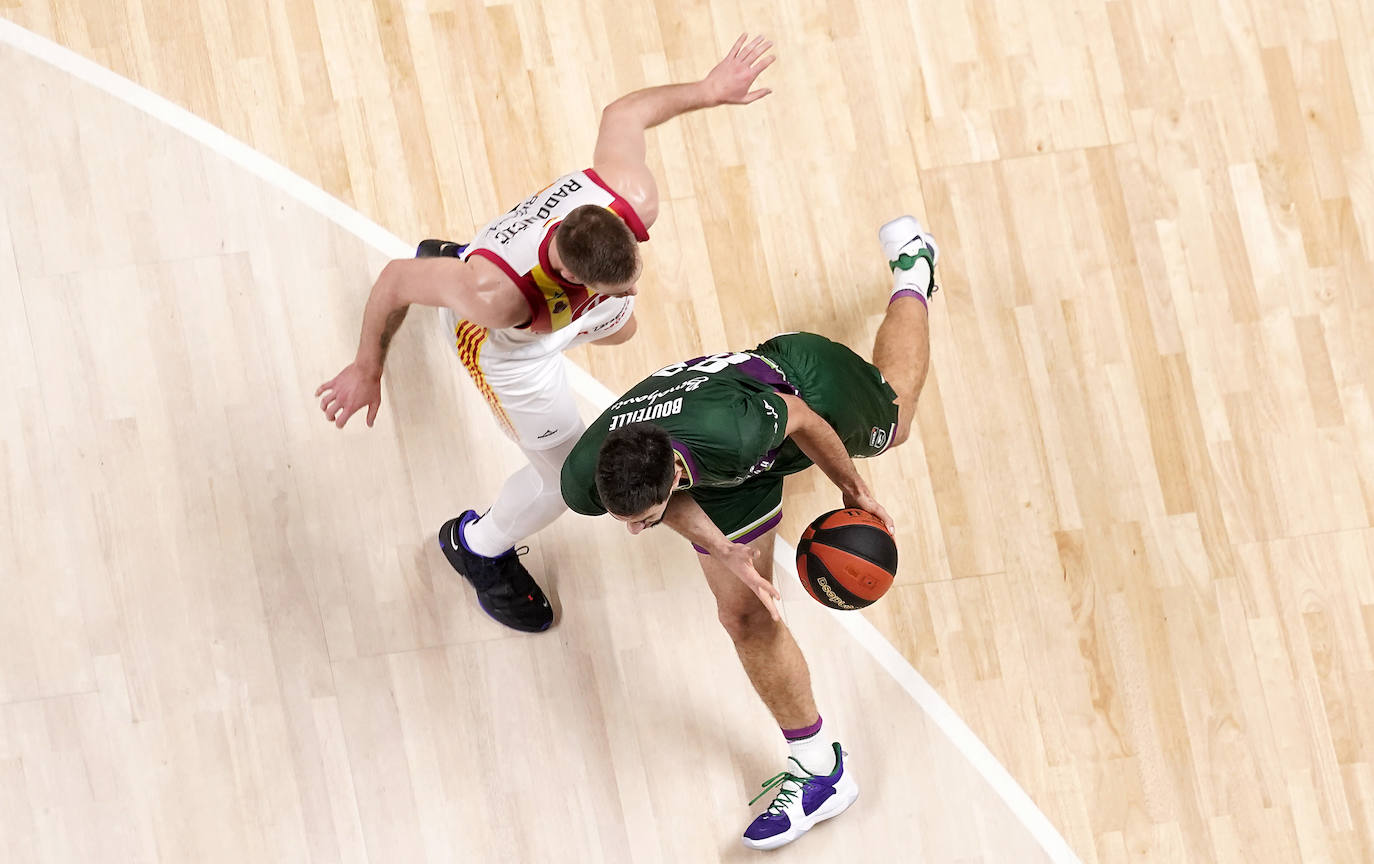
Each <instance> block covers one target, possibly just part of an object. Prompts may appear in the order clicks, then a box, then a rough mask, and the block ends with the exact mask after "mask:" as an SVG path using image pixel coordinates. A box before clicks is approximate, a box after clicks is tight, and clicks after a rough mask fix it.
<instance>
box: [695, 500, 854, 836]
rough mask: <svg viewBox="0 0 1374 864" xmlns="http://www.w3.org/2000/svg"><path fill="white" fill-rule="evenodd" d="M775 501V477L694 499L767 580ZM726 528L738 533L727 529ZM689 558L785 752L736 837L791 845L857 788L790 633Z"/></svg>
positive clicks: (731, 580)
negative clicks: (768, 798)
mask: <svg viewBox="0 0 1374 864" xmlns="http://www.w3.org/2000/svg"><path fill="white" fill-rule="evenodd" d="M703 491H705V490H703ZM722 493H723V494H722ZM781 497H782V478H781V477H777V476H769V475H767V474H765V475H762V476H761V477H758V478H755V479H754V480H751V481H747V482H746V483H744V484H742V485H741V486H738V487H735V488H734V489H731V490H721V491H720V492H719V493H716V494H710V493H708V494H705V495H702V494H701V493H698V503H700V504H701V505H702V508H703V509H704V510H706V512H707V515H709V516H711V518H712V520H713V521H715V522H716V524H717V525H718V526H721V530H722V531H724V532H725V533H726V536H728V537H731V538H736V537H738V538H739V541H742V542H747V543H748V545H749V546H750V547H751V548H753V549H757V550H758V552H759V554H758V557H757V558H756V559H755V562H754V566H755V567H756V568H757V570H758V571H759V574H760V575H761V576H763V577H765V578H767V579H768V580H769V581H772V579H773V546H774V542H775V539H776V537H777V520H778V518H779V517H780V515H781V511H780V504H781ZM731 526H739V527H737V528H735V530H731ZM751 526H757V527H751ZM759 532H762V533H761V534H760V533H759ZM756 534H757V535H758V536H757V537H754V539H749V538H750V537H751V536H753V535H756ZM697 551H698V560H699V561H700V563H701V569H702V572H703V573H704V574H705V576H706V583H707V584H708V585H709V586H710V587H711V592H712V593H713V594H714V595H715V597H716V609H717V614H718V615H719V617H720V622H721V624H722V625H723V626H724V627H725V632H726V633H728V634H729V636H730V640H731V641H732V642H733V643H734V645H735V653H736V654H737V655H738V656H739V659H740V664H741V665H743V666H744V671H745V673H746V674H747V675H748V676H749V680H750V682H751V683H752V684H753V685H754V690H755V691H756V692H757V693H758V694H759V697H760V698H761V699H762V700H763V703H764V705H765V706H767V708H768V710H769V711H770V712H771V713H772V714H773V717H774V719H775V720H776V721H777V723H778V726H779V727H780V729H781V730H782V734H783V737H784V739H785V740H786V741H787V745H788V749H789V751H790V752H791V758H790V760H789V761H788V763H787V769H786V770H784V771H783V772H781V773H779V774H778V775H776V776H775V777H774V778H773V779H772V780H771V781H769V782H768V783H766V784H764V791H763V792H762V793H760V795H763V794H767V793H768V792H773V793H774V798H773V801H772V803H770V804H769V806H768V808H767V809H766V810H764V812H763V813H761V814H759V816H758V817H757V818H755V819H754V821H753V822H751V823H750V825H749V827H748V828H747V829H746V830H745V832H744V838H743V840H744V843H745V845H747V846H750V847H751V848H754V849H775V848H777V847H779V846H783V845H785V844H787V843H790V842H792V841H793V840H796V839H797V838H798V837H800V836H801V835H802V834H805V833H806V832H807V831H808V830H810V828H811V826H813V825H815V824H816V823H817V822H820V821H822V820H824V819H829V818H830V817H832V816H837V815H839V814H840V813H842V812H844V810H845V809H846V808H847V807H848V806H849V805H850V804H851V803H853V801H854V799H855V798H856V797H858V794H859V787H858V784H857V783H856V782H855V780H854V775H853V772H852V771H849V770H847V769H846V767H845V764H844V754H843V751H842V750H841V748H840V745H839V743H838V742H836V741H835V736H834V734H833V730H832V729H829V728H826V727H825V724H824V722H823V720H822V718H821V715H820V712H819V711H818V710H817V709H816V700H815V696H814V694H813V693H812V690H811V671H810V668H809V667H808V666H807V664H806V658H805V656H803V655H802V652H801V648H800V647H799V646H798V645H797V642H796V640H795V639H794V638H793V637H792V631H791V630H789V629H788V627H787V625H786V624H784V623H782V622H780V621H774V620H773V619H772V617H771V616H769V614H768V611H767V610H766V609H765V608H764V607H763V604H762V603H760V602H759V599H758V597H756V596H755V595H754V592H753V591H751V590H750V589H749V588H748V587H746V586H745V585H744V583H743V582H740V581H739V579H737V578H736V577H735V576H734V574H732V573H730V572H729V571H728V570H726V569H725V568H724V567H723V566H721V565H719V564H717V563H716V561H715V560H714V559H713V558H712V557H711V556H710V555H706V554H701V550H700V549H698V550H697ZM751 803H752V802H751Z"/></svg>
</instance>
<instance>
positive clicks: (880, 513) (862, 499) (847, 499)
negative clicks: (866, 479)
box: [844, 483, 897, 534]
mask: <svg viewBox="0 0 1374 864" xmlns="http://www.w3.org/2000/svg"><path fill="white" fill-rule="evenodd" d="M844 506H846V507H858V508H859V509H860V510H867V511H868V512H869V513H872V514H873V515H874V516H877V517H878V518H879V519H881V520H882V523H883V524H884V525H886V526H887V532H888V533H889V534H892V533H895V532H896V530H897V527H896V526H895V525H893V524H892V517H891V516H889V515H887V511H886V510H884V509H883V505H881V504H879V503H878V500H877V499H876V498H874V497H873V493H872V492H869V491H868V486H867V485H866V484H862V483H861V484H860V486H859V488H858V489H857V490H856V491H854V492H852V493H850V492H846V493H845V494H844Z"/></svg>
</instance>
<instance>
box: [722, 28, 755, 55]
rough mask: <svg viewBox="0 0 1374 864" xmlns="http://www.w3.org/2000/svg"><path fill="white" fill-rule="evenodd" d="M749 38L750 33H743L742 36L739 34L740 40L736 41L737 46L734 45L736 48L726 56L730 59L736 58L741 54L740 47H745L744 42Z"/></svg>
mask: <svg viewBox="0 0 1374 864" xmlns="http://www.w3.org/2000/svg"><path fill="white" fill-rule="evenodd" d="M748 38H749V34H748V33H741V34H739V38H738V39H736V40H735V45H734V47H733V48H731V49H730V52H729V53H728V54H726V55H725V56H726V57H727V58H728V57H734V56H735V55H736V54H738V53H739V49H740V46H741V45H743V44H744V40H745V39H748Z"/></svg>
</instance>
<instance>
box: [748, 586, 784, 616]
mask: <svg viewBox="0 0 1374 864" xmlns="http://www.w3.org/2000/svg"><path fill="white" fill-rule="evenodd" d="M754 593H755V594H757V595H758V598H759V602H760V603H762V604H763V608H765V609H767V610H768V617H770V618H772V619H773V620H774V621H781V620H782V616H781V615H779V614H778V604H776V603H774V602H773V595H771V594H769V593H767V592H765V591H763V590H761V589H755V590H754Z"/></svg>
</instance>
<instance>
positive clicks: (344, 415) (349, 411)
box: [334, 408, 358, 429]
mask: <svg viewBox="0 0 1374 864" xmlns="http://www.w3.org/2000/svg"><path fill="white" fill-rule="evenodd" d="M357 410H358V409H357V408H344V409H342V410H340V411H339V416H338V418H337V419H336V420H335V421H334V425H335V426H337V427H339V428H340V429H342V428H344V424H345V423H347V422H348V418H349V417H352V416H353V415H354V413H356V412H357Z"/></svg>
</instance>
